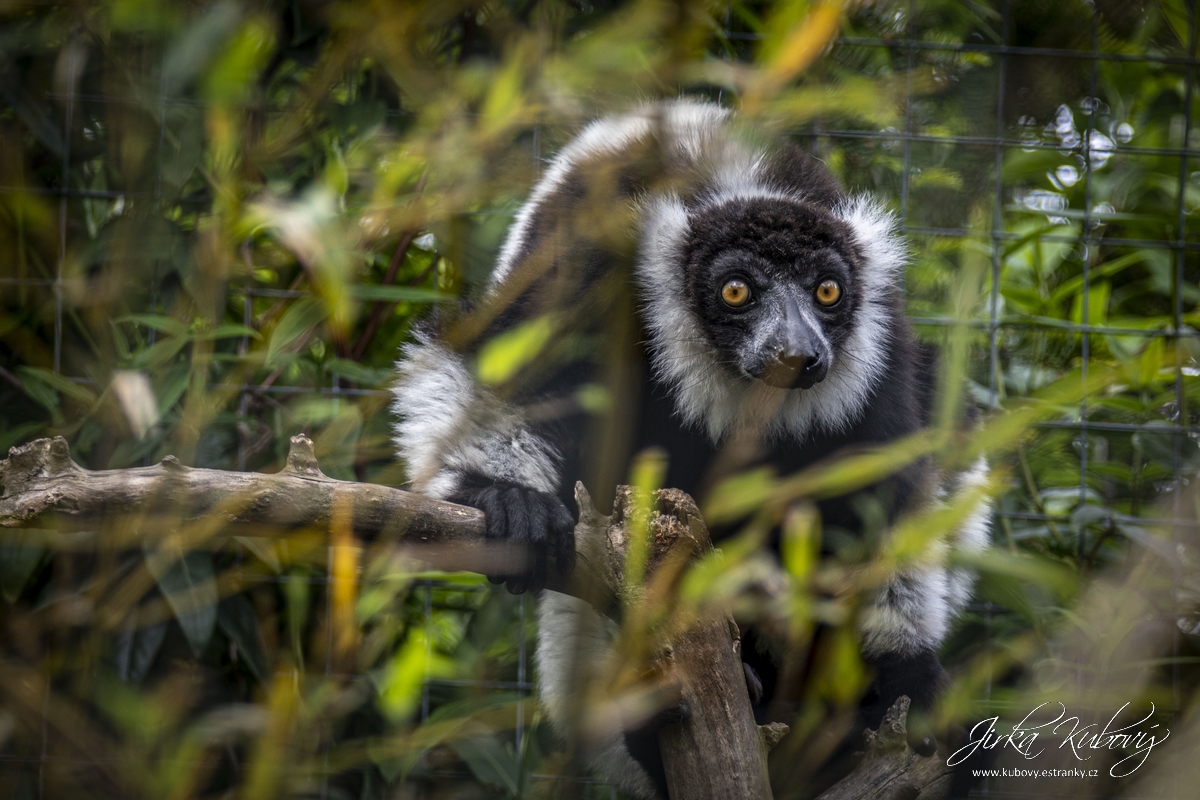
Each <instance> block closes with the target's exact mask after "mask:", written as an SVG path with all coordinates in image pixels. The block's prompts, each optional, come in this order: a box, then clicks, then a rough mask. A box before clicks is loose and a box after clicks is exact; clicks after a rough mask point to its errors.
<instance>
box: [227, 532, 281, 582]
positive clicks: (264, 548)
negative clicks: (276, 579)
mask: <svg viewBox="0 0 1200 800" xmlns="http://www.w3.org/2000/svg"><path fill="white" fill-rule="evenodd" d="M233 539H234V541H236V542H237V543H238V544H240V545H241V546H242V547H245V548H246V549H247V550H249V551H250V552H251V553H254V555H256V556H258V560H259V561H261V562H263V563H264V564H266V565H267V566H268V567H270V568H271V571H272V572H274V573H275V574H276V575H278V574H279V573H281V572H283V564H282V563H280V561H279V551H278V550H277V549H276V547H275V540H274V539H268V538H266V537H262V536H235V537H233Z"/></svg>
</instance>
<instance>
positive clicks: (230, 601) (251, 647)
mask: <svg viewBox="0 0 1200 800" xmlns="http://www.w3.org/2000/svg"><path fill="white" fill-rule="evenodd" d="M217 624H218V625H220V626H221V630H222V631H224V632H225V635H226V636H228V637H229V640H230V641H231V642H233V643H235V644H236V645H237V646H238V654H239V655H240V656H241V658H243V659H244V660H245V662H246V666H247V667H248V668H249V669H250V672H251V673H252V674H253V675H254V677H255V678H256V679H257V680H258V682H259V683H263V682H265V681H266V679H267V676H268V674H269V673H268V671H267V658H266V656H265V655H263V646H262V637H261V636H260V635H259V631H258V615H257V614H255V613H254V605H253V604H252V603H251V602H250V599H249V598H247V597H246V595H244V594H235V595H232V596H230V597H226V598H225V599H224V600H222V601H221V604H220V606H219V607H218V609H217Z"/></svg>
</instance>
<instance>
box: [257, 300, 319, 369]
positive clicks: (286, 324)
mask: <svg viewBox="0 0 1200 800" xmlns="http://www.w3.org/2000/svg"><path fill="white" fill-rule="evenodd" d="M327 316H329V309H328V308H326V306H325V304H324V303H323V302H321V301H320V300H318V299H316V298H315V297H304V298H301V299H300V300H297V301H296V302H295V303H293V304H292V307H291V308H289V309H288V310H287V311H286V312H284V315H283V317H281V318H280V320H279V323H278V324H277V325H276V326H275V329H274V330H273V331H271V341H270V343H269V344H268V345H267V358H266V362H265V366H268V367H272V366H275V362H276V360H277V359H278V358H279V357H280V356H282V355H284V354H285V353H286V352H287V349H288V347H290V346H291V345H292V344H293V343H295V342H296V340H297V339H299V338H300V337H301V336H303V335H304V334H305V333H307V332H308V331H309V330H311V329H312V328H313V327H314V326H316V325H320V324H321V323H322V322H323V321H324V320H325V318H326V317H327Z"/></svg>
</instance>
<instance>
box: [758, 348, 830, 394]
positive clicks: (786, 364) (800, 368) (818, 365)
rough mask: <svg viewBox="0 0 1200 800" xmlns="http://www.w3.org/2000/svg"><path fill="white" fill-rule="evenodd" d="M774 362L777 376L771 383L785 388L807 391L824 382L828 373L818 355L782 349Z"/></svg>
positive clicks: (826, 366) (826, 367) (825, 365)
mask: <svg viewBox="0 0 1200 800" xmlns="http://www.w3.org/2000/svg"><path fill="white" fill-rule="evenodd" d="M775 361H776V363H777V364H778V367H777V369H778V373H779V375H778V377H777V378H776V380H775V381H772V382H771V383H773V385H781V384H782V385H783V386H784V387H785V388H795V389H808V388H809V387H811V386H814V385H815V384H818V383H820V382H821V381H823V380H825V375H826V373H827V372H828V371H829V369H828V365H827V364H826V363H825V360H824V359H822V358H821V356H820V354H819V353H807V352H802V351H796V350H788V349H783V350H780V351H779V352H778V353H776V355H775ZM780 378H782V380H779V379H780Z"/></svg>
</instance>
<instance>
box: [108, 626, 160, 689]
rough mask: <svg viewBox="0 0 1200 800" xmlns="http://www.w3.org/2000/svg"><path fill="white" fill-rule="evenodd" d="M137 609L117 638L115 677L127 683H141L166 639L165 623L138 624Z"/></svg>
mask: <svg viewBox="0 0 1200 800" xmlns="http://www.w3.org/2000/svg"><path fill="white" fill-rule="evenodd" d="M138 616H139V609H134V610H133V613H131V614H130V615H129V619H127V620H126V621H125V627H124V628H123V629H122V630H121V634H120V635H119V636H118V637H117V646H116V653H115V656H116V666H117V676H118V677H119V678H120V679H121V680H123V681H128V682H129V683H141V682H142V681H143V680H144V679H145V677H146V674H147V673H149V672H150V667H152V666H154V659H155V657H156V656H157V655H158V651H159V650H160V649H162V643H163V640H164V639H166V637H167V623H166V622H165V621H159V622H156V623H154V624H153V625H147V626H141V625H139V624H138Z"/></svg>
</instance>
